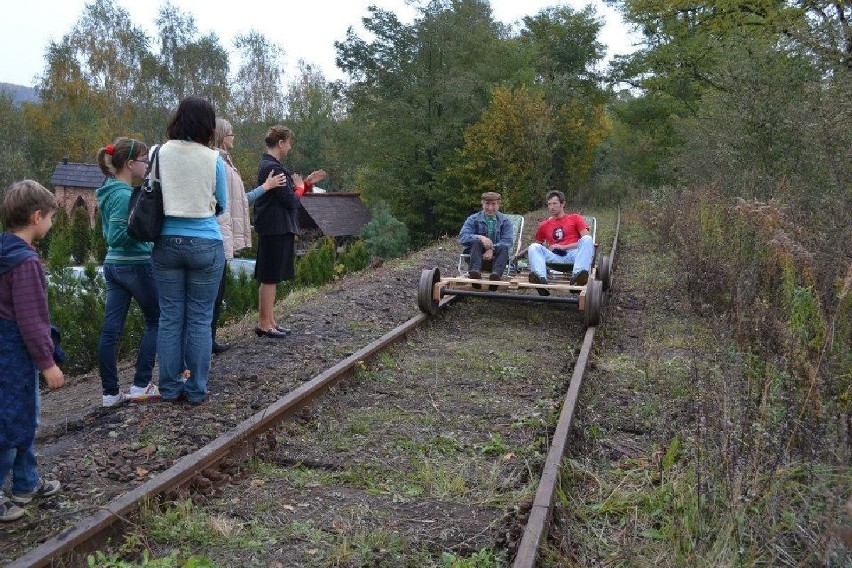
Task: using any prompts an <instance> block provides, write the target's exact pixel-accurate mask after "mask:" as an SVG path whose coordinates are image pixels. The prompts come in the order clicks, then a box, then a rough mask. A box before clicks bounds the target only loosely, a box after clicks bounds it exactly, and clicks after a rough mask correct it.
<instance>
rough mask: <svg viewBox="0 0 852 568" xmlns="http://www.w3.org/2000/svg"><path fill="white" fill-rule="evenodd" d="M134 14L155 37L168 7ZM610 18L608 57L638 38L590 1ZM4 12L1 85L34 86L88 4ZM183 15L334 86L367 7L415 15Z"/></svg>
mask: <svg viewBox="0 0 852 568" xmlns="http://www.w3.org/2000/svg"><path fill="white" fill-rule="evenodd" d="M113 1H114V2H115V4H117V5H119V6H122V7H123V8H124V9H126V10H127V11H128V12H129V13H130V17H131V20H132V22H133V24H135V25H137V26H140V27H142V28H143V29H145V30H146V31H147V32H148V35H149V36H151V37H152V38H153V37H154V36H155V27H154V20H155V19H156V17H157V13H158V11H159V8H160V6H161V4H162V3H161V2H159V1H157V0H135V1H133V2H131V1H129V0H113ZM591 3H592V4H593V5H594V6H595V9H596V11H597V13H598V17H599V18H602V19H604V21H605V24H604V28H603V32H602V34H601V37H600V38H599V39H600V41H601V42H602V43H604V44H606V45H607V47H608V58H609V57H612V56H613V55H615V54H621V53H629V52H631V51H633V44H634V43H636V41H637V40H636V39H635V37H634V36H632V34H630V33H629V31H628V29H627V28H626V27H625V26H624V24H623V22H622V20H621V18H620V16H619V15H618V13H617V12H616V11H614V10H613V9H612V8H610V7H607V6H605V5H604V4H603V3H602V2H601V1H600V0H594V1H593V2H591ZM3 4H4V6H3V9H2V12H0V60H2V65H0V83H15V84H18V85H26V86H32V85H33V84H34V82H35V81H34V79H35V77H36V76H38V75H41V74H42V73H43V71H44V54H45V50H46V48H47V45H48V43H49V42H50V41H59V40H61V39H62V36H64V35H65V34H66V33H68V31H69V30H70V29H71V28H72V27H73V25H74V24H75V23H76V22H77V20H78V19H79V18H80V16H81V15H82V13H83V7H84V6H85V4H86V0H40V1H39V0H7V1H5V2H4V3H3ZM172 4H174V5H176V6H178V7H179V8H180V9H181V10H183V11H184V12H189V13H191V14H192V15H193V16H194V17H195V22H196V25H197V27H198V30H199V32H200V33H202V34H205V33H208V32H210V31H214V32H216V34H217V35H218V36H219V40H220V43H221V45H222V46H223V47H224V48H226V49H228V50H229V51H231V52H232V53H233V52H234V48H233V44H232V40H233V38H234V36H235V35H237V34H241V33H246V32H248V31H250V30H252V29H254V30H257V31H259V32H260V33H262V34H263V35H264V36H266V38H267V39H268V40H270V41H271V42H272V43H275V44H277V45H278V46H280V47H281V48H282V49H283V50H284V52H285V56H286V57H285V63H286V65H287V71H288V74H290V75H291V76H292V74H293V73H294V71H295V69H296V68H297V64H298V61H299V60H300V59H302V60H304V61H306V62H307V63H311V64H314V65H317V66H319V67H320V68H321V69H322V70H323V73H324V74H325V76H326V78H327V79H342V78H343V77H344V75H343V74H342V73H341V72H340V71H339V70H338V69H337V67H336V66H335V65H334V56H335V52H334V42H335V41H341V40H343V39H345V37H346V30H347V28H348V27H349V26H353V27H354V28H355V30H357V31H358V33H359V35H361V36H362V37H366V36H365V32H364V31H363V27H362V26H361V19H362V18H363V17H364V16H366V15H367V6H369V5H376V6H378V7H380V8H383V9H386V10H390V11H393V12H395V13H396V14H397V15H398V17H399V18H400V20H401V21H403V22H404V23H410V22H411V21H412V20H413V17H414V15H415V13H416V12H415V10H414V9H412V8H411V7H410V6H408V5H407V3H406V0H300V1H292V2H291V1H281V0H278V1H274V0H273V1H270V0H233V1H230V2H227V3H220V2H211V1H210V0H172ZM586 4H588V2H584V1H582V0H574V1H570V2H556V1H553V0H550V1H541V0H491V7H492V13H493V15H494V18H495V19H496V20H499V21H501V22H504V23H507V24H513V23H518V22H519V21H520V19H521V18H523V17H524V16H529V15H534V14H536V13H538V12H539V11H540V10H541V9H542V8H546V7H550V6H555V5H570V6H572V7H573V8H574V9H576V10H580V9H582V8H583V7H584V6H585V5H586Z"/></svg>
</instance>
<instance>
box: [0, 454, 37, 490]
mask: <svg viewBox="0 0 852 568" xmlns="http://www.w3.org/2000/svg"><path fill="white" fill-rule="evenodd" d="M34 447H35V442H33V443H32V444H30V447H29V448H9V449H8V450H0V488H2V487H3V483H5V481H6V477H8V475H9V471H11V472H12V493H29V492H30V491H32V490H33V489H35V486H36V484H37V483H38V467H37V464H36V456H35V450H34Z"/></svg>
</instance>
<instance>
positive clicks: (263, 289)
mask: <svg viewBox="0 0 852 568" xmlns="http://www.w3.org/2000/svg"><path fill="white" fill-rule="evenodd" d="M295 139H296V137H295V136H294V135H293V132H292V131H291V130H290V129H289V128H287V127H286V126H281V125H280V124H278V125H275V126H273V127H272V128H270V129H269V131H268V132H267V133H266V139H265V142H266V153H265V154H264V155H263V156H261V158H260V166H259V167H258V169H257V179H258V180H260V181H259V182H258V185H260V184H262V183H263V182H264V181H266V179H267V178H268V177H269V173H270V172H274V175H276V176H277V175H279V174H284V176H285V178H286V180H287V182H286V183H285V184H284V185H282V186H281V187H277V188H275V189H270V190H269V191H267V192H266V193H264V194H263V195H262V196H260V197H259V198H258V199H257V201H255V202H254V229H255V231H257V235H258V244H257V264H256V265H255V272H254V277H255V279H256V280H257V281H258V282H260V291H259V294H258V321H257V327H255V328H254V332H255V333H256V334H257V335H258V336H259V337H272V338H275V339H282V338H284V337H287V334H288V333H289V330H287V329H285V328H282V327H280V326H279V325H278V324H277V323H276V322H275V315H274V313H273V306H274V305H275V290H276V288H277V285H278V283H279V282H283V281H285V280H292V279H293V278H295V276H296V267H295V257H296V246H295V240H296V235H298V234H299V207H300V206H301V205H300V203H299V197H300V196H301V195H302V194H303V193H304V192H305V191H306V189H309V188H310V187H311V186H312V185H313V184H314V183H317V182H319V181H322V179H323V178H325V172H324V171H323V170H317V171H315V172H312V173H311V174H310V175H309V176H308V177H307V178H305V179H304V180H302V179H301V178H300V177H299V176H298V175H294V174H293V173H291V172H290V171H288V170H287V169H286V168H285V167H284V166H283V165H282V164H281V161H282V160H283V159H284V158H285V157H286V156H287V154H288V153H289V152H290V148H291V147H292V146H293V142H294V141H295Z"/></svg>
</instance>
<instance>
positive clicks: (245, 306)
mask: <svg viewBox="0 0 852 568" xmlns="http://www.w3.org/2000/svg"><path fill="white" fill-rule="evenodd" d="M225 270H226V281H225V298H224V300H223V302H222V315H221V319H220V321H219V324H220V325H221V324H223V323H224V322H226V321H233V320H239V319H241V318H242V317H243V316H244V315H246V314H247V313H248V312H250V311H252V310H256V309H257V292H258V284H257V282H255V280H254V279H253V278H252V277H251V276H249V275H248V274H247V273H245V272H240V273H239V274H237V275H236V276H234V274H233V273H232V272H231V268H230V266H226V268H225Z"/></svg>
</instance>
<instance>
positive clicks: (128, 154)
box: [127, 138, 136, 160]
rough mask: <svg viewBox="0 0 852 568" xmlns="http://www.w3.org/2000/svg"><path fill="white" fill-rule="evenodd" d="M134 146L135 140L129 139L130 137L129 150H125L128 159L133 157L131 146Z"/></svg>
mask: <svg viewBox="0 0 852 568" xmlns="http://www.w3.org/2000/svg"><path fill="white" fill-rule="evenodd" d="M134 146H136V140H134V139H133V138H131V139H130V151H129V152H127V159H128V160H132V159H133V147H134Z"/></svg>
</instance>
